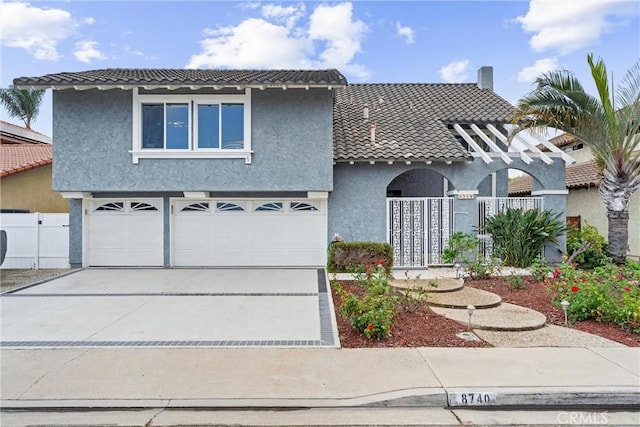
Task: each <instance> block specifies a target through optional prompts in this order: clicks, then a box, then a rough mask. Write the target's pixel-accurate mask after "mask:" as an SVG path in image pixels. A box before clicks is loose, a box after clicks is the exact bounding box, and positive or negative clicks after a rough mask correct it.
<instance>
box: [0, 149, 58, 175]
mask: <svg viewBox="0 0 640 427" xmlns="http://www.w3.org/2000/svg"><path fill="white" fill-rule="evenodd" d="M52 149H53V147H52V146H51V145H48V144H2V145H0V177H5V176H9V175H13V174H15V173H18V172H23V171H26V170H29V169H34V168H37V167H39V166H44V165H49V164H51V161H52V155H53V150H52Z"/></svg>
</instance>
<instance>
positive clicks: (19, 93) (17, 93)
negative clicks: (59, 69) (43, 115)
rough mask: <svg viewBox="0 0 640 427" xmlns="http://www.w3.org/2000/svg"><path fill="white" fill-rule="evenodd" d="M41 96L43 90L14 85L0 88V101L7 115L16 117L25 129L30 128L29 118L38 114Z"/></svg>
mask: <svg viewBox="0 0 640 427" xmlns="http://www.w3.org/2000/svg"><path fill="white" fill-rule="evenodd" d="M43 97H44V90H36V89H18V88H17V87H15V86H9V88H8V89H0V101H1V102H2V105H4V107H5V108H6V110H7V113H9V116H11V117H18V118H19V119H20V120H22V121H23V122H24V125H25V127H26V128H27V129H31V120H34V119H35V118H36V117H37V116H38V113H39V112H40V104H42V98H43Z"/></svg>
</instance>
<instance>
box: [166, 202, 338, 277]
mask: <svg viewBox="0 0 640 427" xmlns="http://www.w3.org/2000/svg"><path fill="white" fill-rule="evenodd" d="M326 211H327V209H326V200H309V199H299V200H275V199H274V200H199V201H189V200H179V201H178V200H176V201H174V203H173V240H172V244H173V259H172V262H173V265H175V266H320V265H324V264H325V263H326V251H327V238H326V236H327V225H326V224H327V221H326Z"/></svg>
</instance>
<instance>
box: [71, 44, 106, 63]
mask: <svg viewBox="0 0 640 427" xmlns="http://www.w3.org/2000/svg"><path fill="white" fill-rule="evenodd" d="M97 46H98V42H97V41H93V40H82V41H79V42H77V43H76V44H75V49H74V52H73V56H75V57H76V59H77V60H78V61H80V62H84V63H85V64H89V63H91V61H92V60H94V59H98V60H103V59H107V57H106V56H105V55H104V54H103V53H102V52H100V51H99V50H98V49H97Z"/></svg>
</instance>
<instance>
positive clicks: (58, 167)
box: [53, 89, 333, 192]
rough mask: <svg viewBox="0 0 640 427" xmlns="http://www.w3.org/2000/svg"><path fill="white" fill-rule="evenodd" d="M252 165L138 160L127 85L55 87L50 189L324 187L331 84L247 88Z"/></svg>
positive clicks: (328, 177)
mask: <svg viewBox="0 0 640 427" xmlns="http://www.w3.org/2000/svg"><path fill="white" fill-rule="evenodd" d="M251 98H252V99H251V108H252V111H251V113H252V114H251V140H252V142H251V143H252V150H253V152H254V154H253V156H252V162H251V164H245V160H244V159H140V163H139V164H133V161H132V156H131V154H130V153H129V151H130V150H131V149H132V92H131V91H130V90H120V89H111V90H104V91H100V90H85V91H75V90H59V91H54V97H53V103H54V124H53V140H54V141H55V144H54V159H55V161H54V164H53V188H54V190H56V191H86V192H106V191H118V192H129V191H131V192H139V191H229V192H230V191H254V192H260V191H331V189H332V185H333V179H332V169H333V168H332V164H333V148H332V117H333V113H332V111H333V110H332V109H333V91H330V90H327V89H309V90H304V89H289V90H286V91H285V90H282V89H267V90H258V89H254V90H252V97H251Z"/></svg>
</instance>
